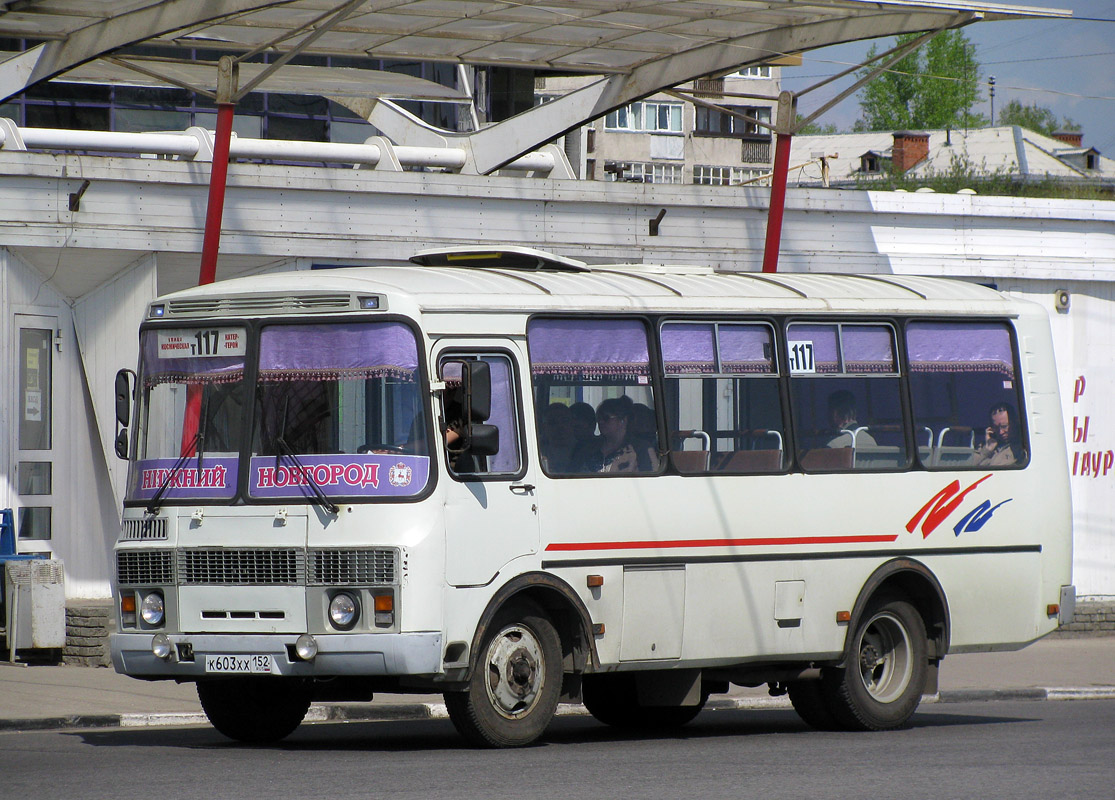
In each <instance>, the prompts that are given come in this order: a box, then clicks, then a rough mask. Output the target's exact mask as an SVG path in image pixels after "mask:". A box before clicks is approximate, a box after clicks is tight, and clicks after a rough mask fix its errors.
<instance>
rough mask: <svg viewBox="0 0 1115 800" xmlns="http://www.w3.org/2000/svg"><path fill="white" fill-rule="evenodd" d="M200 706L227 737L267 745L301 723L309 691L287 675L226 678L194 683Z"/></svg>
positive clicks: (287, 734) (301, 683) (304, 684)
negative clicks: (282, 676) (283, 676)
mask: <svg viewBox="0 0 1115 800" xmlns="http://www.w3.org/2000/svg"><path fill="white" fill-rule="evenodd" d="M197 696H198V699H199V700H201V708H202V710H203V711H205V716H207V717H209V721H210V722H211V723H212V724H213V727H214V728H216V729H217V730H218V731H220V732H221V733H223V734H224V735H225V736H227V737H228V738H230V739H235V740H236V741H238V742H250V743H252V744H267V743H271V742H277V741H279V740H281V739H285V738H286V737H287V736H289V735H290V734H292V733H294V730H295V729H296V728H297V727H298V726H299V725H301V724H302V720H303V719H304V718H305V716H306V711H307V710H309V708H310V700H311V699H312V691H311V689H310V687H309V685H308V684H306V683H305V682H304V681H300V680H294V679H288V678H264V677H252V678H227V679H220V680H204V681H198V682H197Z"/></svg>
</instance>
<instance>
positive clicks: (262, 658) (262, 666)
mask: <svg viewBox="0 0 1115 800" xmlns="http://www.w3.org/2000/svg"><path fill="white" fill-rule="evenodd" d="M205 671H206V672H232V673H236V672H243V673H259V672H273V671H274V670H273V665H272V661H271V656H270V655H260V654H257V653H253V654H252V655H247V656H241V655H236V656H232V655H211V656H206V657H205Z"/></svg>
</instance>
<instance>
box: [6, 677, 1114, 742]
mask: <svg viewBox="0 0 1115 800" xmlns="http://www.w3.org/2000/svg"><path fill="white" fill-rule="evenodd" d="M1040 700H1050V701H1057V700H1061V701H1070V700H1115V686H1095V687H1047V688H1036V689H954V690H951V691H946V692H938V693H937V694H932V695H926V696H925V697H923V698H922V703H923V704H935V703H940V704H948V703H981V702H994V701H1016V702H1017V701H1040ZM788 708H792V706H791V705H790V700H789V698H787V697H785V696H783V697H735V698H731V697H729V698H723V699H718V700H711V701H709V703H708V704H707V705H706V706H705V710H706V711H759V710H770V709H788ZM556 716H559V717H582V716H588V711H587V710H586V709H585V707H584V706H582V705H581V704H579V703H562V704H561V705H559V706H558V709H557V714H556ZM448 718H449V713H448V711H447V710H446V708H445V704H444V703H391V704H380V705H372V704H367V703H366V704H328V705H314V706H310V710H309V711H308V712H307V713H306V718H305V720H304V722H309V723H329V722H401V721H406V720H426V719H448ZM208 724H209V720H208V718H206V716H205V714H204V713H202V712H200V711H176V712H168V713H163V714H158V713H156V714H75V715H68V716H60V717H34V718H25V719H19V718H14V719H0V732H23V731H47V730H61V729H65V728H77V729H114V728H161V727H181V726H187V725H208Z"/></svg>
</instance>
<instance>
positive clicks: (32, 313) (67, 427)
mask: <svg viewBox="0 0 1115 800" xmlns="http://www.w3.org/2000/svg"><path fill="white" fill-rule="evenodd" d="M0 275H2V278H0V281H2V283H3V292H0V296H2V297H3V300H4V312H5V313H4V325H3V340H2V342H0V344H2V348H0V352H2V354H3V363H4V369H3V374H4V375H6V376H10V379H9V380H5V381H4V382H3V389H2V390H0V395H2V397H0V411H2V412H3V413H0V419H3V424H2V427H3V429H4V431H3V434H2V435H3V438H2V439H0V448H2V449H0V458H2V459H3V469H2V470H0V504H2V505H3V506H4V507H6V508H7V507H10V508H12V509H13V511H14V512H15V517H16V524H17V527H18V524H19V522H18V521H19V509H20V508H22V507H28V506H42V505H47V504H49V506H50V508H51V538H50V539H49V540H21V541H20V542H19V549H20V551H21V552H33V553H44V554H46V555H48V556H50V557H52V558H59V559H61V560H62V563H63V565H64V568H65V580H66V594H67V596H68V597H71V598H86V597H104V596H107V594H108V576H109V571H108V568H109V564H108V557H109V553H108V551H106V548H105V536H106V533H107V530H106V529H105V523H106V521H109V520H111V519H112V517H111V516H106V514H105V511H106V510H111V509H112V508H113V506H114V499H113V497H112V494H111V491H107V492H106V491H105V490H106V489H107V488H108V484H107V483H101V481H100V479H99V477H98V475H97V472H98V470H99V469H100V470H101V471H103V469H102V467H101V465H103V459H101V458H100V457H99V454H98V457H97V458H96V459H95V458H94V452H95V449H96V450H99V444H97V442H96V429H95V425H94V424H93V418H92V416H91V415H90V413H89V411H90V409H89V405H88V403H87V396H86V392H85V391H84V381H83V380H82V374H81V360H80V356H79V353H78V348H77V346H76V338H75V330H74V324H73V318H72V315H71V308H70V303H69V301H68V299H67V298H64V297H62V296H61V295H60V294H59V293H58V292H56V291H55V290H54V288H53V287H52V286H51V285H50V279H51V276H50V275H44V274H42V273H40V272H39V271H38V270H35V269H34V268H32V267H31V266H29V265H28V264H27V263H26V262H25V261H23V260H22V259H21V258H19V257H18V256H17V255H15V254H14V253H12V252H11V251H10V250H7V249H5V250H0ZM24 324H27V325H29V326H33V327H40V326H45V325H49V326H51V327H53V329H54V330H55V333H56V343H55V346H54V347H53V348H52V351H51V360H52V380H51V392H50V394H51V421H52V435H51V450H50V454H49V459H50V461H51V487H52V493H51V494H50V495H49V496H48V498H44V497H42V496H36V495H32V496H20V495H19V493H18V482H17V474H18V466H19V462H20V460H21V453H20V452H19V451H18V449H17V447H18V433H17V431H18V428H17V425H18V415H19V392H20V391H21V387H19V386H18V376H19V363H18V358H19V356H20V352H19V347H18V328H19V327H21V326H22V325H24ZM22 455H24V456H25V455H26V454H25V453H24V454H22ZM35 460H36V461H39V460H44V457H43V456H42V455H41V454H40V455H39V456H36V457H35ZM109 542H110V543H111V539H110V540H109Z"/></svg>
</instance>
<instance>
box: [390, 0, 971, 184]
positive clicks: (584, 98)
mask: <svg viewBox="0 0 1115 800" xmlns="http://www.w3.org/2000/svg"><path fill="white" fill-rule="evenodd" d="M974 19H976V15H974V14H973V13H971V12H958V13H956V14H955V15H954V16H952V17H950V18H949V20H948V22H947V23H945V24H944V25H943V26H942V24H941V16H940V14H933V15H929V14H922V13H917V12H916V11H915V12H911V13H910V14H909V15H908V16H907V17H905V18H903V20H902V24H901V25H897V24H895V21H894V20H893V19H888V20H886V21H881V22H879V29H878V30H873V28H872V25H871V24H870V21H869V20H862V21H861V22H862V23H863V24H862V26H861V27H859V28H858V29H857V30H856V35H855V36H849V35H848V30H847V21H846V20H832V19H821V20H818V21H817V22H814V23H812V24H808V25H795V26H793V27H789V28H772V29H770V30H767V31H763V32H761V33H756V34H751V35H748V36H744V37H741V38H739V39H736V40H732V41H729V42H722V43H718V44H711V45H706V46H705V47H700V48H697V49H694V50H689V51H685V52H682V53H678V54H677V55H674V56H669V57H666V58H664V59H661V60H658V61H654V62H651V63H648V64H643V65H642V66H639V67H636V68H635V69H634V70H632V71H631V72H630V73H628V74H620V75H611V76H608V77H606V78H602V79H601V80H598V81H596V82H594V83H592V84H589V85H588V86H585V87H582V88H581V89H577V90H574V91H572V92H570V93H569V94H567V95H565V96H563V97H559V98H557V99H556V100H553V101H551V102H549V103H544V104H542V105H540V106H535V107H534V108H531V109H529V110H527V111H524V112H522V113H521V114H518V115H516V116H514V117H511V118H510V119H507V120H504V121H502V122H499V123H497V124H495V125H491V126H489V127H487V128H483V129H482V130H480V131H477V132H476V133H473V134H465V135H464V136H467V137H468V138H470V139H471V143H472V151H473V154H474V156H475V159H476V169H477V171H478V172H480V173H481V174H484V173H488V172H492V171H494V170H497V169H499V168H500V167H501V166H503V165H504V164H506V163H508V162H509V161H513V160H514V159H516V158H518V157H519V156H521V155H523V154H524V153H528V152H530V151H531V150H534V149H535V148H537V147H538V146H540V145H542V144H545V143H546V142H550V141H553V140H554V139H556V138H557V137H559V136H561V135H563V134H565V133H567V132H568V131H570V130H572V129H574V128H576V127H578V126H580V125H583V124H584V123H585V122H587V121H589V120H593V119H596V118H597V117H601V116H603V115H604V114H607V113H608V112H609V111H612V110H613V109H615V108H619V107H620V106H624V105H626V104H628V103H631V102H633V101H635V100H638V99H640V98H643V97H646V96H648V95H651V94H654V93H655V92H658V91H661V90H662V89H665V88H667V87H671V86H677V85H679V84H682V83H685V82H686V81H690V80H693V79H694V78H698V77H700V76H702V75H710V74H715V73H717V72H722V71H724V70H728V69H733V68H735V67H738V66H740V65H741V64H759V63H762V62H763V61H766V60H769V59H770V58H771V57H772V56H775V55H779V54H784V53H796V52H799V51H805V50H809V49H811V48H813V47H815V46H817V43H818V42H824V43H826V44H834V43H838V42H844V41H850V40H853V39H863V38H872V37H874V36H889V35H893V34H896V33H903V32H913V33H917V32H921V31H924V30H927V29H932V30H937V29H939V28H955V27H958V26H961V25H966V24H968V23H970V22H972V21H974ZM898 28H901V30H896V29H898ZM571 120H572V121H573V124H570V121H571ZM373 124H375V123H374V122H373ZM385 132H387V131H385ZM388 133H389V135H390V136H391V138H393V139H394V138H396V134H397V133H401V134H403V135H405V131H395V130H392V131H389V132H388ZM443 135H444V136H445V137H446V138H447V139H449V140H451V141H452V140H454V139H456V138H460V137H461V136H462V134H456V133H453V132H450V131H445V132H443ZM400 143H401V144H409V142H405V141H401V142H400ZM455 146H461V145H455Z"/></svg>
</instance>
